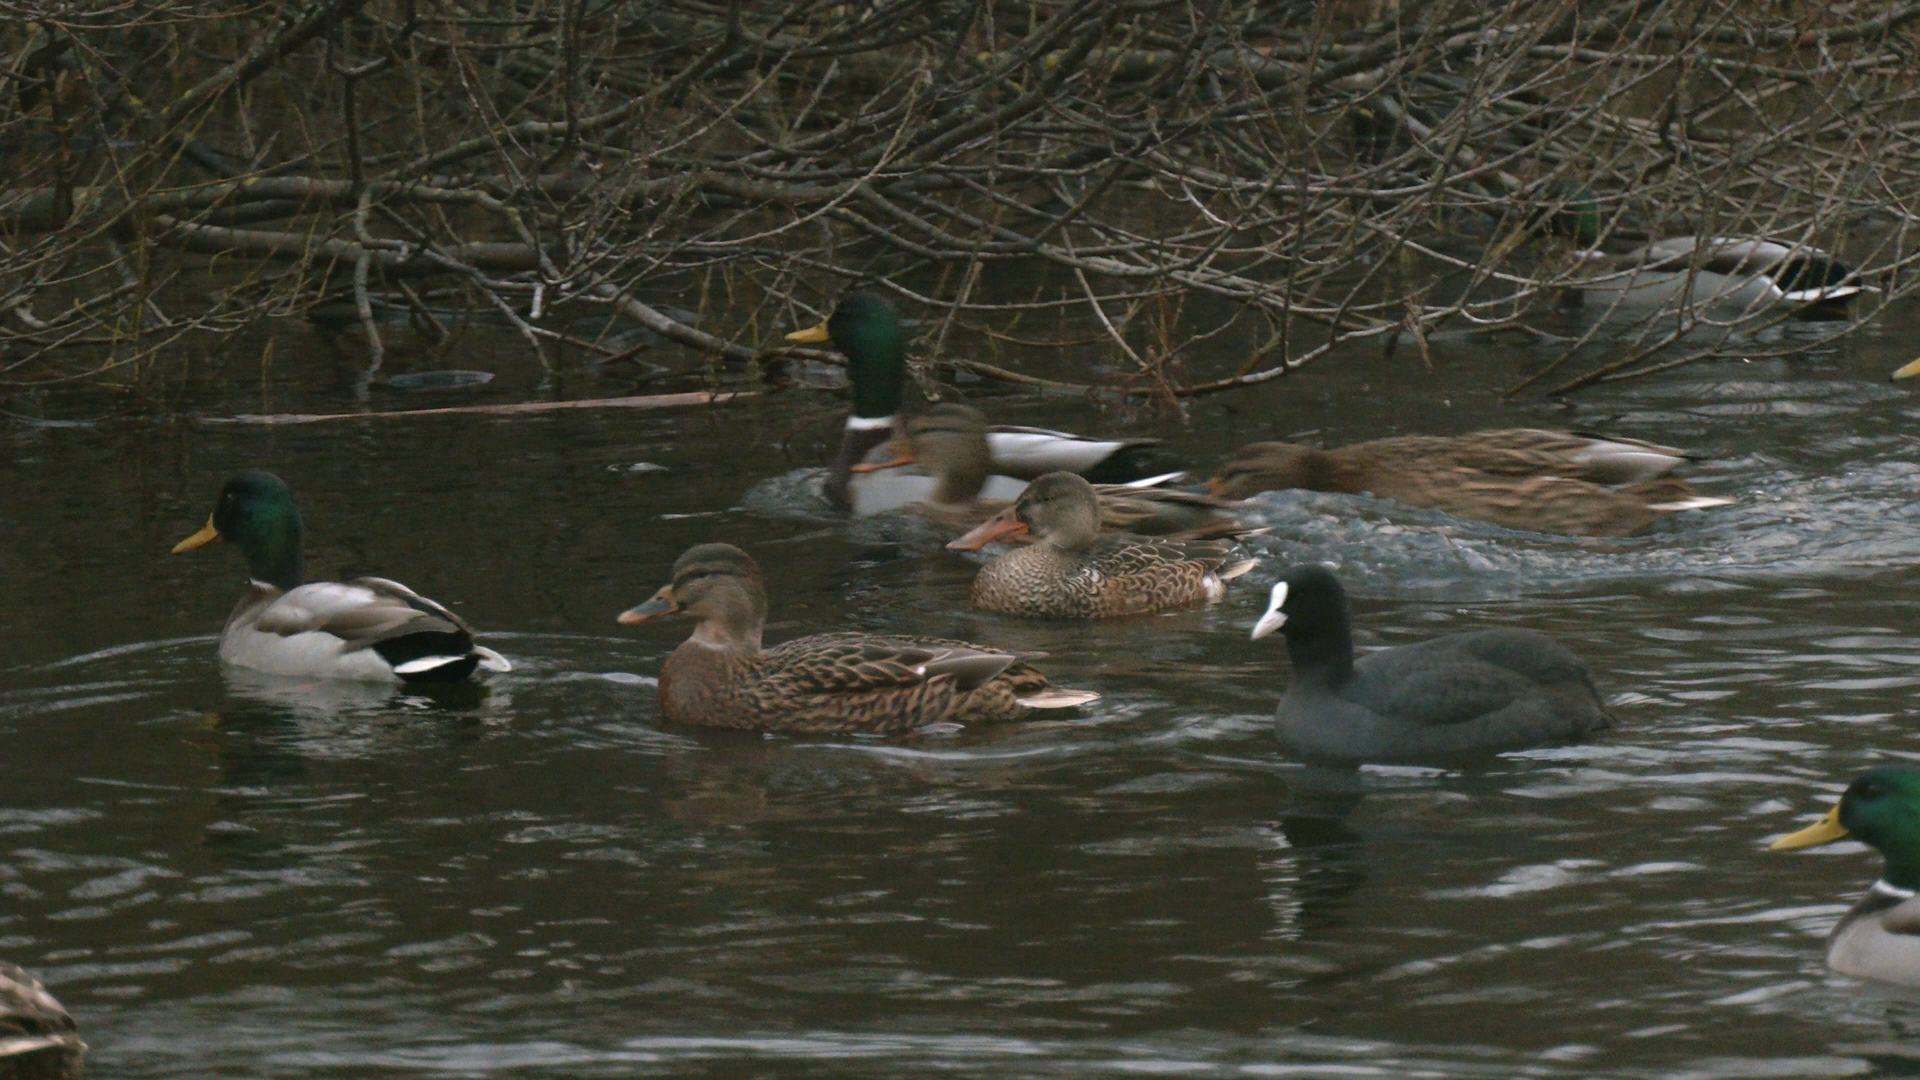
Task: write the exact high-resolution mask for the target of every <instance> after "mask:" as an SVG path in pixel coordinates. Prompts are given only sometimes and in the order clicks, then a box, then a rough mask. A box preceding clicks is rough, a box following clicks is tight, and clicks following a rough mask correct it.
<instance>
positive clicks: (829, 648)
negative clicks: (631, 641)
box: [621, 544, 1097, 735]
mask: <svg viewBox="0 0 1920 1080" xmlns="http://www.w3.org/2000/svg"><path fill="white" fill-rule="evenodd" d="M766 611H767V601H766V593H765V591H764V589H763V588H762V586H761V583H760V567H759V564H758V563H756V562H754V560H753V559H752V557H751V556H749V555H747V553H746V552H744V551H741V550H740V549H739V548H736V547H733V546H731V545H728V544H702V545H700V546H698V547H695V548H692V549H690V550H688V551H687V553H686V554H684V555H682V556H680V558H679V560H678V561H677V562H675V563H674V567H673V581H672V583H671V584H669V585H667V586H665V587H664V588H662V589H661V590H660V591H659V592H657V593H655V594H654V597H653V599H651V600H649V601H648V602H647V603H645V604H642V605H640V606H639V607H636V608H634V609H633V610H632V611H629V612H628V613H627V614H625V615H622V616H621V621H622V622H644V621H647V620H649V619H652V618H655V617H658V616H661V615H665V614H669V613H672V612H682V613H685V614H686V615H688V616H690V617H692V618H693V619H695V620H696V623H697V625H696V626H695V627H694V632H693V636H692V637H691V638H689V639H688V640H687V641H686V642H685V643H684V644H682V645H681V646H680V647H679V648H677V649H675V650H674V651H673V654H672V655H671V656H669V657H668V658H667V662H666V664H665V665H664V666H663V667H662V668H661V671H660V707H661V711H662V712H664V713H665V714H666V716H667V719H669V720H672V721H675V722H676V723H682V724H700V725H704V726H707V727H727V728H744V729H752V730H760V731H788V732H801V733H832V732H865V733H872V734H882V735H890V734H895V733H898V732H903V731H908V730H911V729H913V728H916V727H920V726H922V725H925V724H931V723H937V722H942V721H946V722H957V723H982V722H988V721H996V720H1014V719H1018V718H1019V717H1021V716H1023V715H1024V714H1025V713H1026V712H1027V710H1028V708H1029V707H1032V706H1034V705H1035V704H1036V703H1041V704H1044V705H1045V707H1061V706H1063V705H1071V704H1082V703H1084V702H1086V701H1090V700H1093V698H1094V697H1096V696H1097V695H1093V694H1090V693H1086V692H1079V691H1062V690H1056V689H1054V688H1052V687H1050V686H1049V684H1048V683H1047V680H1046V677H1045V676H1043V675H1041V674H1040V673H1039V672H1038V671H1036V670H1034V668H1033V667H1032V666H1030V665H1028V664H1026V663H1024V662H1022V661H1021V660H1019V659H1018V658H1017V657H1015V656H1012V655H1010V654H1007V653H1000V652H995V651H993V650H991V649H984V648H981V647H980V646H977V645H970V644H968V643H966V642H964V641H947V640H943V639H939V638H919V637H890V636H882V635H875V634H852V633H842V634H816V635H814V636H812V637H805V638H799V639H796V640H794V641H789V642H786V643H784V644H781V645H776V646H774V647H773V648H771V649H765V650H763V649H762V648H761V647H760V634H761V630H762V628H763V627H764V626H765V625H766ZM1023 699H1025V700H1024V701H1023Z"/></svg>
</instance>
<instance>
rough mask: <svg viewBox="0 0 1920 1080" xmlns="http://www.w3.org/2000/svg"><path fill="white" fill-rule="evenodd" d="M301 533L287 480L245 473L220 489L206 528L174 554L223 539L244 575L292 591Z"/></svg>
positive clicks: (298, 569) (298, 567) (250, 471)
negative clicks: (240, 557) (238, 556)
mask: <svg viewBox="0 0 1920 1080" xmlns="http://www.w3.org/2000/svg"><path fill="white" fill-rule="evenodd" d="M305 533H306V526H305V525H304V524H302V522H301V520H300V508H299V507H297V506H295V505H294V504H293V491H292V489H290V488H288V487H287V485H286V481H284V480H281V479H280V478H279V477H277V476H275V475H273V474H272V473H270V472H264V471H262V470H259V469H248V470H247V471H245V472H242V473H236V474H234V476H233V477H232V478H231V479H229V480H228V481H227V482H226V483H225V484H224V485H222V486H221V488H220V501H219V502H218V503H216V504H214V508H213V513H212V514H210V515H209V516H208V517H207V524H206V525H205V526H204V527H203V528H201V530H200V531H199V532H197V533H194V534H193V535H192V536H189V537H187V538H186V539H185V540H182V541H180V542H179V543H178V544H175V545H174V546H173V553H174V554H176V555H178V554H179V553H181V552H183V551H193V550H195V549H196V548H203V547H206V546H207V545H208V544H211V543H213V542H214V541H216V540H225V541H226V542H228V543H230V544H234V545H236V546H238V547H239V548H240V551H241V552H242V553H243V554H245V555H246V557H247V572H248V573H249V574H251V575H252V576H253V579H254V580H255V581H264V582H266V583H267V584H269V585H273V586H275V587H277V588H280V589H283V590H284V589H293V588H297V587H298V586H299V585H300V581H301V556H300V548H301V541H302V539H303V538H304V536H305Z"/></svg>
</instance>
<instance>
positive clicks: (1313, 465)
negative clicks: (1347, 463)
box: [1207, 442, 1344, 499]
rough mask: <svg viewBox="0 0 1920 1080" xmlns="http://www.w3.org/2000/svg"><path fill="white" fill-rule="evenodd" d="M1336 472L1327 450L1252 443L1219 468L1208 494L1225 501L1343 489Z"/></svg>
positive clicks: (1210, 483) (1277, 443)
mask: <svg viewBox="0 0 1920 1080" xmlns="http://www.w3.org/2000/svg"><path fill="white" fill-rule="evenodd" d="M1336 471H1337V470H1336V469H1335V465H1334V461H1333V459H1332V458H1331V457H1329V456H1328V454H1327V453H1326V451H1324V450H1315V449H1313V448H1312V447H1310V446H1296V445H1294V444H1293V443H1284V442H1263V443H1250V444H1248V445H1246V446H1243V447H1241V448H1240V449H1239V450H1238V451H1236V452H1235V453H1234V455H1233V456H1232V457H1231V458H1228V459H1227V463H1226V464H1225V465H1222V466H1220V472H1219V474H1218V475H1216V476H1214V478H1213V479H1211V480H1209V481H1207V491H1208V493H1209V494H1212V495H1217V496H1219V497H1220V498H1223V499H1244V498H1247V497H1249V496H1252V495H1258V494H1259V493H1261V492H1263V491H1285V490H1286V489H1288V488H1308V489H1310V490H1313V491H1335V490H1344V489H1342V488H1339V487H1337V486H1336V485H1335V478H1334V473H1335V472H1336Z"/></svg>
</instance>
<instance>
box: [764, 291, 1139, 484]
mask: <svg viewBox="0 0 1920 1080" xmlns="http://www.w3.org/2000/svg"><path fill="white" fill-rule="evenodd" d="M787 340H788V341H793V342H800V343H819V342H825V341H831V342H833V344H834V347H835V348H838V349H839V350H840V351H841V352H842V353H844V354H846V357H847V382H848V383H849V384H850V385H851V386H852V388H853V412H852V413H850V414H849V415H848V416H847V424H846V429H845V431H844V432H843V433H842V435H841V437H840V450H839V453H838V454H836V455H835V457H834V461H833V465H832V467H831V468H830V469H829V471H828V473H827V483H826V496H827V498H828V500H829V501H831V502H832V503H833V504H834V505H835V506H838V507H840V508H842V509H847V510H852V511H854V512H855V513H856V514H859V513H861V512H862V507H861V506H859V505H856V503H857V502H864V501H865V500H856V498H855V496H856V495H857V494H858V490H857V489H858V488H859V487H860V486H861V485H862V484H863V483H865V482H864V481H855V480H853V475H854V474H853V473H852V469H853V466H855V465H857V464H859V463H860V462H862V461H865V460H866V459H867V455H868V454H870V453H872V452H873V451H874V450H876V449H877V448H879V447H880V446H881V445H882V444H883V443H885V442H886V441H887V440H888V439H890V438H892V437H893V435H894V433H895V430H896V427H897V425H898V423H899V418H900V415H899V414H900V398H901V395H902V393H903V392H905V390H906V385H907V351H906V337H905V335H904V334H903V333H902V332H901V328H900V316H899V315H898V314H896V313H895V312H894V310H893V307H892V305H890V304H888V303H887V302H886V301H885V300H882V299H880V298H879V297H877V296H874V295H872V294H871V293H860V292H856V293H850V294H848V295H847V296H846V297H844V298H842V299H841V301H840V303H839V304H838V305H836V306H835V307H834V309H833V314H832V316H830V317H829V318H828V319H827V321H826V322H824V323H821V324H820V325H818V326H814V327H811V328H809V329H806V330H796V331H794V332H793V333H791V334H788V335H787ZM987 441H988V445H989V447H990V449H991V452H992V460H993V469H994V471H996V472H998V473H1003V474H1006V475H1008V476H1013V477H1019V478H1023V479H1031V478H1033V477H1035V476H1038V475H1040V474H1041V473H1045V472H1052V471H1054V470H1056V469H1064V470H1066V471H1069V472H1077V473H1081V474H1083V475H1086V476H1089V477H1091V478H1093V479H1095V480H1100V481H1106V482H1114V483H1119V482H1125V481H1128V480H1138V479H1141V478H1143V477H1147V476H1151V475H1153V474H1154V473H1155V472H1160V471H1164V470H1156V469H1153V468H1151V462H1149V461H1148V460H1147V459H1148V457H1149V451H1148V448H1149V447H1153V446H1156V445H1157V444H1158V440H1154V439H1120V440H1110V439H1086V438H1082V437H1080V436H1078V435H1070V434H1067V433H1066V432H1061V431H1048V430H1046V429H1045V428H1028V427H1001V428H995V429H993V430H991V431H990V432H989V433H988V436H987ZM906 501H908V502H910V501H912V500H910V499H909V500H906ZM900 505H904V502H901V503H895V504H893V505H878V506H877V507H876V508H874V509H869V510H866V512H867V513H878V512H880V511H882V510H890V509H897V508H898V506H900Z"/></svg>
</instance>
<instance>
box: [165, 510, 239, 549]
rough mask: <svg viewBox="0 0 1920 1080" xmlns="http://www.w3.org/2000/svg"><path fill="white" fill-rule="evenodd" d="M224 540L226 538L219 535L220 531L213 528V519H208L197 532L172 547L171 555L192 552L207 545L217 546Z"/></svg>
mask: <svg viewBox="0 0 1920 1080" xmlns="http://www.w3.org/2000/svg"><path fill="white" fill-rule="evenodd" d="M224 539H226V538H225V537H223V536H221V535H220V530H219V529H216V528H214V527H213V519H212V518H211V517H209V518H208V519H207V523H206V524H205V525H202V526H201V527H200V531H199V532H197V533H194V534H193V535H192V536H189V537H187V538H186V539H185V540H182V541H180V542H179V543H177V544H175V545H173V554H175V555H178V554H180V553H181V552H183V551H193V550H195V549H197V548H203V547H206V546H207V545H208V544H217V543H219V542H220V541H221V540H224Z"/></svg>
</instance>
